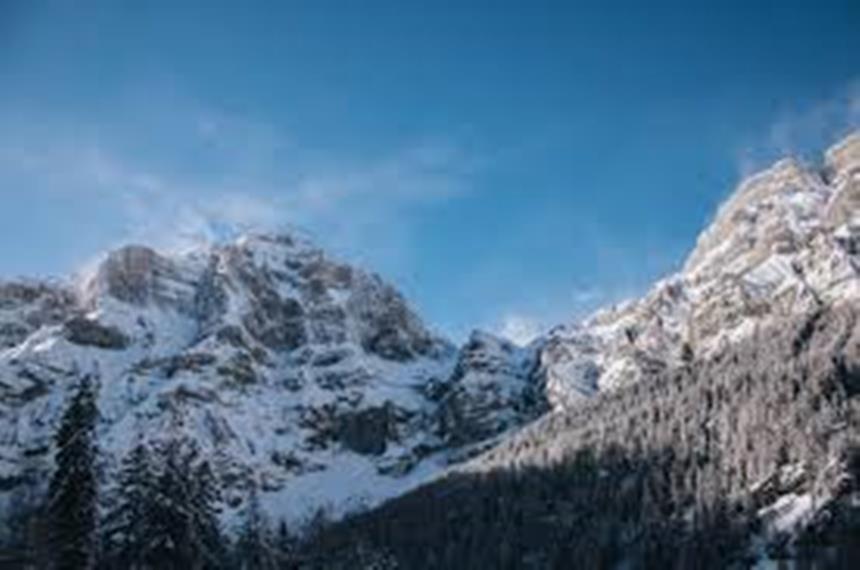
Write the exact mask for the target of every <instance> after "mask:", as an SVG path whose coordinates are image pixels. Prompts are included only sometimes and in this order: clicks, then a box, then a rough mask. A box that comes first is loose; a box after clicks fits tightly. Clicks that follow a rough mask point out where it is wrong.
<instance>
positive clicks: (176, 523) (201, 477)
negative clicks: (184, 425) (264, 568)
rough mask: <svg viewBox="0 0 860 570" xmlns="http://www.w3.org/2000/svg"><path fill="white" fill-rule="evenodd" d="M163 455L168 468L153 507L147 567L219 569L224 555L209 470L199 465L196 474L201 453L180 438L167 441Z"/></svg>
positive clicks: (146, 549)
mask: <svg viewBox="0 0 860 570" xmlns="http://www.w3.org/2000/svg"><path fill="white" fill-rule="evenodd" d="M162 454H163V457H164V464H163V466H162V467H161V469H160V472H159V473H158V476H157V477H156V480H155V485H154V487H153V489H152V493H151V497H150V499H149V501H148V503H149V507H148V509H147V514H146V519H147V520H146V530H145V536H144V546H143V551H142V558H143V561H144V565H145V566H147V567H152V568H166V569H169V568H175V569H181V570H198V569H204V568H205V569H209V568H218V567H220V566H221V565H222V561H223V558H224V556H223V550H224V549H223V546H222V536H221V533H220V529H219V526H218V518H217V515H218V511H217V506H216V505H217V501H218V494H217V487H216V484H215V480H214V476H213V475H212V471H211V469H210V467H209V464H208V463H207V462H205V461H204V462H200V463H199V464H198V465H197V467H196V468H195V467H194V465H195V463H196V459H197V456H198V453H197V451H196V449H195V448H194V447H191V446H190V444H189V442H188V441H186V440H182V439H179V438H177V439H173V440H170V441H168V442H167V443H166V445H165V446H164V448H163V450H162Z"/></svg>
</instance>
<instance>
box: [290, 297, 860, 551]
mask: <svg viewBox="0 0 860 570" xmlns="http://www.w3.org/2000/svg"><path fill="white" fill-rule="evenodd" d="M858 316H860V315H858V308H857V307H856V306H854V305H839V306H831V307H827V308H824V309H822V310H820V311H818V312H816V313H815V314H813V315H811V316H804V317H795V318H792V319H788V320H786V321H784V322H782V323H779V324H778V325H774V326H771V327H767V328H762V329H761V330H758V331H756V332H755V333H754V334H753V335H752V337H751V338H750V339H749V340H748V341H746V342H744V343H742V344H738V345H732V346H728V347H726V348H724V349H723V350H721V351H719V352H718V353H716V354H715V355H713V356H712V357H711V358H710V359H708V360H706V361H702V360H698V359H692V360H690V361H689V362H687V363H686V364H685V365H683V366H680V367H678V368H676V369H673V370H669V371H665V372H659V373H656V374H654V375H653V376H652V377H650V378H648V379H647V381H643V382H639V383H637V384H634V385H631V386H629V387H626V388H621V389H618V390H616V391H613V392H611V393H607V394H602V395H600V396H597V397H596V398H594V399H593V400H590V401H586V402H584V403H582V404H580V405H578V406H576V407H575V408H573V409H571V410H570V411H568V412H566V413H557V414H551V415H548V416H546V417H545V418H543V419H542V420H539V421H538V422H536V423H534V424H532V425H531V426H529V427H527V428H526V429H524V430H523V431H522V432H520V433H519V434H517V435H515V436H513V437H511V438H509V439H508V440H506V441H504V442H503V443H501V444H500V445H498V446H497V447H495V448H494V449H492V450H491V451H489V452H488V453H486V454H484V455H482V456H480V457H478V458H476V459H475V460H473V461H471V462H469V463H467V464H465V465H464V466H462V467H459V468H457V469H456V470H455V471H453V472H451V473H449V474H448V475H447V476H445V477H444V478H441V479H439V480H437V481H435V482H433V483H431V484H428V485H426V486H423V487H421V488H419V489H417V490H415V491H413V492H410V493H408V494H406V495H405V496H402V497H400V498H397V499H394V500H392V501H390V502H388V503H386V504H384V505H383V506H382V507H380V508H378V509H376V510H374V511H371V512H368V513H365V514H362V515H358V516H354V517H351V518H350V519H348V520H346V521H344V522H343V523H341V524H337V525H335V526H333V527H331V528H330V529H329V530H328V531H327V532H323V533H321V534H320V535H319V536H317V537H316V538H315V540H314V541H312V542H311V543H310V544H309V545H308V546H307V548H306V553H305V556H306V558H305V560H306V564H307V565H308V566H309V567H318V568H332V567H348V560H349V558H350V556H351V555H352V552H353V550H354V549H355V547H356V545H362V548H364V549H368V548H370V549H374V550H375V551H376V552H378V553H380V556H385V557H388V559H391V560H396V561H398V563H399V564H400V567H404V568H570V567H582V568H609V567H624V568H686V567H690V566H691V564H693V563H695V565H696V567H703V568H704V567H709V568H726V567H731V566H732V565H737V566H739V567H744V566H747V565H749V564H750V563H751V562H752V561H754V560H758V561H762V560H768V559H769V560H779V559H789V558H792V559H797V560H814V561H816V562H817V564H819V566H817V567H820V568H830V567H832V568H848V567H852V566H851V565H852V564H856V563H857V562H860V323H859V322H858ZM338 565H340V566H338ZM854 567H856V566H854Z"/></svg>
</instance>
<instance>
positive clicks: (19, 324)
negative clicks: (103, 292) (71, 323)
mask: <svg viewBox="0 0 860 570" xmlns="http://www.w3.org/2000/svg"><path fill="white" fill-rule="evenodd" d="M74 304H75V298H74V295H73V293H72V292H71V291H70V290H68V289H66V288H65V287H62V286H59V285H54V284H49V283H36V282H17V283H16V282H10V283H0V349H4V348H10V347H13V346H15V345H17V344H20V343H21V342H23V341H24V340H25V339H26V338H27V337H28V336H29V335H31V334H32V333H33V332H35V331H36V330H38V329H39V328H40V327H42V326H43V325H54V324H58V323H60V322H61V321H62V320H63V319H65V318H66V317H67V315H68V314H69V312H70V311H71V309H72V307H73V306H74Z"/></svg>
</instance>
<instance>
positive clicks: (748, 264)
mask: <svg viewBox="0 0 860 570" xmlns="http://www.w3.org/2000/svg"><path fill="white" fill-rule="evenodd" d="M848 299H860V132H858V133H855V134H853V135H851V136H849V137H847V138H846V139H845V140H843V141H842V142H840V143H839V144H837V145H836V146H834V147H833V148H831V149H830V150H829V151H828V152H827V154H826V157H825V161H824V164H823V166H821V167H813V166H807V165H804V164H802V163H800V162H799V161H797V160H794V159H786V160H782V161H780V162H778V163H777V164H775V165H774V166H772V167H771V168H769V169H767V170H765V171H763V172H761V173H759V174H756V175H754V176H752V177H750V178H748V179H747V180H745V181H744V182H742V183H741V184H740V186H739V187H738V189H737V190H736V191H735V193H734V194H733V195H732V196H731V197H730V198H729V200H728V201H727V202H726V203H725V204H723V206H722V207H721V208H720V209H719V211H718V212H717V215H716V217H715V219H714V221H713V222H712V223H711V225H710V226H709V227H708V228H707V229H706V230H705V231H704V232H703V233H702V234H701V236H700V237H699V240H698V243H697V244H696V247H695V249H694V250H693V251H692V253H691V254H690V256H689V257H688V259H687V261H686V263H685V265H684V267H683V269H682V270H681V271H680V272H679V273H677V274H675V275H672V276H670V277H668V278H666V279H663V280H661V281H660V282H658V283H657V284H656V285H655V286H654V287H653V288H652V289H651V290H650V291H649V292H648V293H647V294H646V295H645V296H644V297H642V298H640V299H636V300H632V301H629V302H627V303H623V304H621V305H619V306H615V307H611V308H607V309H604V310H601V311H599V312H597V313H596V314H595V315H593V316H592V317H590V318H588V319H586V320H585V321H584V322H582V323H577V324H574V325H566V326H562V327H558V328H556V329H554V330H553V331H551V332H550V333H549V334H548V335H547V336H546V338H544V339H542V340H540V341H538V344H539V345H540V347H539V348H538V351H539V356H538V360H539V366H540V368H539V375H540V379H541V381H542V383H543V384H544V386H545V389H546V393H547V397H548V398H549V400H550V403H551V404H552V405H553V406H554V407H555V408H564V407H569V406H570V405H572V404H575V403H576V402H578V401H580V400H581V399H582V398H583V397H588V396H591V395H593V394H594V393H596V392H598V391H600V390H605V389H612V388H615V387H618V386H623V385H626V384H629V383H631V382H636V381H639V380H642V379H645V378H648V377H649V376H653V375H655V374H658V373H659V372H660V371H662V370H665V369H667V368H671V367H674V366H677V365H679V364H681V363H683V361H684V360H685V359H690V358H692V357H694V356H698V357H707V356H708V355H709V354H713V353H714V352H715V351H717V350H719V349H720V348H722V347H724V346H726V344H736V343H740V342H743V341H744V340H745V339H748V338H749V337H750V336H751V335H752V334H753V333H754V332H755V330H756V329H757V328H760V327H761V326H764V325H766V324H767V323H769V322H772V321H773V320H774V319H780V318H784V317H786V316H788V315H792V314H803V313H811V312H814V311H816V310H817V309H818V308H820V307H821V306H824V305H827V304H830V303H832V302H834V301H839V300H848Z"/></svg>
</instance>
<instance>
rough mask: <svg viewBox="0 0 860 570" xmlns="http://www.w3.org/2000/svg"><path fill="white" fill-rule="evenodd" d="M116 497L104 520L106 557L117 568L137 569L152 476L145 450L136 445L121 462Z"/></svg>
mask: <svg viewBox="0 0 860 570" xmlns="http://www.w3.org/2000/svg"><path fill="white" fill-rule="evenodd" d="M117 479H118V481H117V482H118V489H117V497H116V499H115V502H114V504H113V505H112V507H111V509H110V510H109V512H108V514H107V516H106V520H105V535H106V536H105V542H106V548H105V550H106V553H107V555H108V559H109V560H110V563H111V564H112V565H113V566H115V567H118V568H129V569H134V568H139V567H141V564H142V561H143V555H144V551H145V546H146V541H147V536H148V533H149V530H150V529H149V526H148V525H149V522H150V519H149V517H150V514H151V511H152V497H153V494H154V487H155V475H154V473H153V468H152V464H151V459H150V451H149V448H148V447H147V446H146V445H145V444H144V443H143V442H139V443H138V444H137V445H135V447H134V448H133V449H132V450H131V451H130V452H129V454H128V455H127V456H126V457H125V458H124V459H123V462H122V466H121V468H120V472H119V475H118V477H117Z"/></svg>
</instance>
